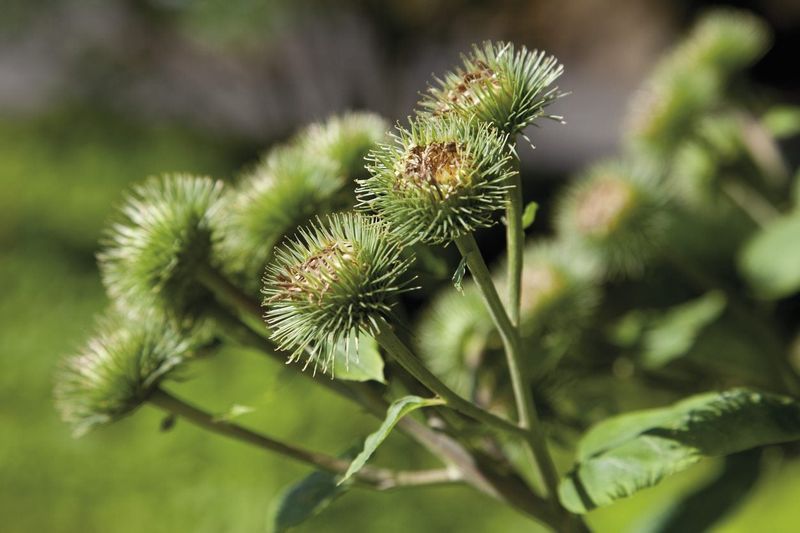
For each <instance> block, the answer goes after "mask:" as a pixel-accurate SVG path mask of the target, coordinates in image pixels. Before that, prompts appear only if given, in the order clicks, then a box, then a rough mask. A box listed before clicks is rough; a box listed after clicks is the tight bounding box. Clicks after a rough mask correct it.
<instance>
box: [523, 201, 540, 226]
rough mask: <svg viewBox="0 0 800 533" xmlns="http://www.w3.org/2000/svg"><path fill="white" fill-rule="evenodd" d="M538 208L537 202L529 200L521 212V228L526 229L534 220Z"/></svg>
mask: <svg viewBox="0 0 800 533" xmlns="http://www.w3.org/2000/svg"><path fill="white" fill-rule="evenodd" d="M538 210H539V204H537V203H536V202H530V203H529V204H528V205H526V206H525V211H523V212H522V229H528V228H529V227H531V224H533V221H534V220H536V212H537V211H538Z"/></svg>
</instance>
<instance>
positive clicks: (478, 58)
mask: <svg viewBox="0 0 800 533" xmlns="http://www.w3.org/2000/svg"><path fill="white" fill-rule="evenodd" d="M462 59H463V64H462V66H460V67H458V68H457V69H456V70H454V71H452V72H449V73H447V74H446V75H445V76H444V78H443V79H437V80H436V81H437V86H436V87H431V88H430V89H429V91H428V94H427V95H425V97H424V98H423V100H422V101H421V102H420V106H421V107H422V108H423V109H424V111H423V113H429V114H432V115H435V116H439V115H445V114H450V113H454V114H457V115H461V116H465V117H473V116H475V117H477V118H478V119H479V120H481V121H484V122H489V123H491V124H493V125H494V126H495V127H496V128H498V129H499V130H500V131H503V132H505V133H508V134H509V135H512V136H513V135H516V134H517V133H520V132H521V131H522V130H523V129H525V127H527V126H528V125H529V124H531V123H532V122H533V121H534V120H536V119H537V118H539V117H541V116H543V114H544V109H545V108H546V107H547V105H548V104H550V103H551V102H552V101H553V100H555V99H556V98H558V97H559V96H561V93H559V91H558V87H556V86H554V85H553V83H554V82H555V81H556V80H557V79H558V77H559V76H561V74H562V73H563V71H564V68H563V67H562V65H560V64H559V63H558V61H557V60H556V58H554V57H553V56H548V55H546V54H545V53H544V52H540V51H536V50H528V49H527V48H525V47H524V46H522V47H520V48H514V45H513V44H510V43H492V42H488V41H487V42H485V43H483V44H482V45H480V46H478V45H474V46H473V47H472V53H471V54H469V55H467V56H463V57H462ZM549 118H554V119H558V120H561V117H555V116H552V117H549Z"/></svg>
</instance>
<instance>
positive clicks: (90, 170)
mask: <svg viewBox="0 0 800 533" xmlns="http://www.w3.org/2000/svg"><path fill="white" fill-rule="evenodd" d="M0 139H3V141H2V142H0V250H1V251H0V288H2V297H1V298H0V428H2V429H0V435H2V436H1V437H0V517H2V525H0V530H2V531H3V532H8V533H17V532H42V531H47V532H86V533H91V532H120V533H125V532H134V531H136V532H138V531H143V530H144V531H150V532H154V533H159V532H165V533H166V532H178V533H179V532H184V531H185V532H218V531H237V532H238V531H245V532H249V531H265V530H266V524H267V517H268V512H269V505H270V502H271V501H272V500H273V499H274V498H275V496H276V495H277V494H278V493H279V492H280V490H281V489H282V488H283V487H284V486H285V485H286V484H288V483H291V482H293V481H295V480H297V479H299V478H300V477H302V476H304V475H305V474H306V473H307V472H308V470H307V469H306V468H304V467H301V466H298V465H295V464H293V463H289V462H287V461H285V460H283V459H282V458H280V457H276V456H273V455H268V454H265V453H263V452H261V451H260V450H256V449H252V448H249V447H247V446H245V445H241V444H238V443H234V442H230V441H227V440H224V439H222V438H220V437H216V436H211V435H208V434H205V433H203V432H202V431H200V430H198V429H195V428H194V427H191V426H189V425H188V424H185V423H182V422H180V421H178V423H177V425H176V426H175V427H174V428H173V429H172V430H171V431H168V432H162V431H160V430H159V426H160V422H161V420H162V415H161V414H160V413H159V412H157V411H156V410H155V409H153V408H150V407H145V408H143V409H141V410H140V411H139V412H137V413H136V414H135V415H134V416H132V417H130V418H128V419H126V420H124V421H122V422H121V423H119V424H117V425H114V426H111V427H108V428H103V429H101V430H99V431H96V432H94V433H91V434H89V435H88V436H86V437H84V438H82V439H79V440H75V439H73V438H72V437H71V436H70V433H69V428H67V426H66V425H64V424H62V423H61V422H60V421H59V420H58V418H57V415H56V413H55V410H54V409H53V406H52V401H51V381H52V375H53V371H54V368H55V367H56V364H57V361H58V359H59V357H60V356H61V355H63V354H65V353H69V352H70V351H71V350H73V349H75V348H76V347H77V346H79V345H80V343H81V342H82V341H83V339H84V337H85V335H87V333H88V332H89V330H90V329H91V325H92V320H93V315H95V314H96V313H98V312H99V311H100V310H102V308H103V307H104V306H105V305H106V301H105V297H104V295H103V291H102V287H101V286H100V281H99V276H98V273H97V270H96V267H95V264H94V253H95V251H96V248H97V244H96V243H97V240H98V237H99V235H100V232H101V230H102V226H103V223H104V221H105V220H106V219H107V217H108V216H109V214H110V213H111V211H112V209H113V205H114V204H115V203H116V202H118V201H119V200H120V199H121V197H122V194H123V192H124V190H125V187H126V185H127V184H129V183H130V182H132V181H135V180H139V179H141V178H142V177H144V176H147V175H150V174H154V173H161V172H164V171H189V172H197V173H203V174H211V175H214V176H218V177H224V176H230V175H233V174H234V173H235V171H236V168H237V167H238V166H239V165H240V163H241V153H240V151H241V150H240V149H239V147H237V146H236V145H234V144H232V143H229V142H222V141H219V140H216V139H209V138H204V137H201V136H198V135H196V134H194V133H192V132H190V131H185V130H181V129H177V128H174V127H170V126H163V125H148V126H144V125H141V124H132V123H130V122H127V121H123V120H121V119H117V118H114V117H112V116H103V115H101V116H98V115H96V114H95V113H87V112H85V111H80V110H79V111H74V110H73V111H63V112H58V113H54V114H52V115H50V116H48V117H45V118H42V119H39V120H36V121H29V122H19V121H12V120H6V121H4V122H0ZM187 378H189V379H187V380H186V381H185V382H182V383H178V384H175V385H174V386H172V389H173V390H175V391H176V392H177V393H179V394H181V395H182V396H185V397H186V398H189V399H193V400H194V401H196V402H197V403H199V404H201V405H202V406H204V407H206V408H207V409H209V410H212V411H214V412H224V411H226V410H227V409H229V408H230V406H232V405H233V404H235V403H236V404H243V405H248V406H252V407H254V408H255V411H254V412H253V413H251V414H248V415H245V416H243V417H242V418H241V419H240V420H241V422H242V423H245V424H248V425H252V426H253V427H256V428H259V429H261V430H263V431H267V432H269V433H271V434H274V435H278V436H281V437H283V438H286V439H289V440H293V441H296V442H299V443H302V444H303V445H305V446H308V447H311V448H317V449H320V450H326V451H328V452H331V453H336V452H337V451H339V450H343V449H345V448H348V447H349V446H350V445H352V444H353V443H354V442H357V441H358V438H359V437H360V436H364V435H366V434H367V433H369V432H370V431H371V430H372V429H374V427H375V425H376V423H377V422H376V421H375V420H374V419H371V418H369V417H368V416H367V415H365V414H363V413H354V412H353V411H352V410H351V409H350V407H349V406H348V405H345V404H343V403H342V401H340V400H338V399H337V398H333V397H330V396H329V395H328V394H327V393H325V392H322V391H318V390H317V389H315V388H313V387H308V386H307V383H306V382H305V381H303V380H298V379H297V378H296V377H295V378H293V377H292V376H290V375H289V374H288V373H286V372H285V370H284V368H283V367H282V366H281V365H278V364H275V363H272V362H268V361H265V360H263V359H261V358H260V357H259V356H258V355H257V354H255V353H252V352H247V351H244V350H235V349H228V350H225V351H223V352H222V353H220V354H218V355H217V356H215V357H213V358H210V359H207V360H204V361H201V362H198V363H196V364H195V365H194V366H192V367H191V369H190V370H189V372H188V374H187ZM387 457H391V458H393V460H394V462H395V463H396V464H399V465H404V466H411V465H418V466H420V465H424V464H427V463H429V462H430V459H429V458H427V457H426V456H425V454H424V453H422V452H420V451H418V450H417V449H416V448H415V447H414V446H412V445H411V443H410V442H409V441H408V440H407V439H405V438H404V437H402V436H398V435H395V436H393V437H392V438H391V439H390V440H389V442H388V444H387V445H386V446H385V447H384V448H383V449H382V450H381V452H380V453H379V454H378V457H377V459H378V460H379V461H386V458H387ZM713 468H714V465H713V464H711V465H704V466H702V467H700V468H696V469H693V470H691V471H689V472H687V473H686V474H684V475H682V476H677V477H676V478H675V479H674V480H670V481H669V482H668V483H666V484H664V486H662V487H659V488H657V489H653V490H648V491H644V492H643V493H642V494H641V495H639V496H637V497H635V498H632V499H630V500H628V501H625V502H622V503H620V504H618V505H616V506H613V507H611V508H607V509H604V510H601V511H597V512H595V513H593V514H592V515H591V518H590V521H591V523H592V525H593V526H595V527H596V528H597V530H598V531H625V530H628V529H630V527H631V525H632V524H637V523H641V522H640V521H641V520H642V519H643V518H646V517H647V516H648V515H649V514H652V513H653V512H655V510H657V509H659V508H661V507H662V506H663V505H664V504H665V502H666V501H669V500H670V499H672V498H674V497H675V496H676V495H678V494H680V493H681V492H683V491H685V490H686V489H687V487H689V486H691V484H692V483H694V482H695V481H696V480H697V479H698V478H701V477H704V476H705V475H707V474H708V473H709V472H710V471H711V470H713ZM798 468H800V466H798V465H792V466H791V467H790V468H785V469H783V470H781V471H773V472H772V473H771V474H770V475H769V481H768V482H767V481H765V480H762V482H761V483H760V487H761V488H760V489H759V490H758V492H757V494H756V495H755V496H754V497H753V498H751V499H750V500H749V502H748V504H747V505H746V506H745V507H744V508H743V509H742V510H741V511H740V512H738V513H737V514H736V516H735V517H733V519H732V520H730V521H729V522H728V524H727V525H726V526H725V527H723V528H722V529H721V531H726V532H731V533H732V532H746V531H754V530H764V531H766V530H769V531H791V526H789V525H790V524H793V523H794V520H793V518H794V517H795V515H796V513H795V511H794V509H793V504H792V502H793V501H794V499H796V498H797V497H798V496H800V483H798V482H797V481H794V480H795V479H799V478H798V476H797V474H798V471H797V470H798ZM299 530H300V531H305V532H323V533H324V532H338V531H382V532H387V533H391V532H398V533H399V532H406V531H420V532H423V531H431V532H434V531H436V532H438V531H465V532H497V531H503V532H512V533H513V532H515V531H531V530H536V528H531V523H530V522H528V521H527V520H525V519H524V518H521V517H519V516H518V515H516V514H514V513H512V512H511V511H509V510H507V509H504V508H503V507H501V506H500V505H498V504H496V503H494V502H491V501H488V500H485V499H483V498H481V497H479V496H477V495H475V494H473V493H472V492H471V491H469V490H467V489H458V488H453V489H428V490H421V491H416V492H403V493H389V494H371V493H364V492H356V493H353V494H350V495H347V496H345V497H344V498H343V499H342V500H341V501H339V502H338V503H337V504H336V505H335V506H334V507H333V508H332V509H330V510H329V511H327V512H326V513H325V514H323V515H322V516H320V517H317V518H315V519H313V520H311V521H310V522H308V523H307V524H306V525H304V526H303V527H302V528H300V529H299Z"/></svg>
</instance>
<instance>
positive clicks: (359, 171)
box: [297, 112, 389, 184]
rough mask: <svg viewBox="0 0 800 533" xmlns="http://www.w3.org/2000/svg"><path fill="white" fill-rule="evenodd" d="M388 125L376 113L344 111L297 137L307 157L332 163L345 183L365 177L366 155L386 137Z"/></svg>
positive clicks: (310, 127)
mask: <svg viewBox="0 0 800 533" xmlns="http://www.w3.org/2000/svg"><path fill="white" fill-rule="evenodd" d="M388 130H389V124H388V123H387V122H386V121H385V120H384V119H383V118H381V117H380V116H379V115H376V114H374V113H364V112H359V113H345V114H343V115H339V116H334V117H331V118H330V119H328V120H327V121H325V122H323V123H318V124H312V125H311V126H309V127H308V128H306V129H305V131H303V132H301V133H300V134H299V135H298V137H297V143H298V144H299V145H300V146H302V148H303V150H304V151H305V153H306V155H307V156H308V157H311V158H313V159H316V160H319V159H324V160H328V161H330V162H332V163H333V165H334V168H335V175H336V176H338V177H339V178H340V179H341V181H342V182H343V183H345V184H349V183H352V182H353V181H355V180H356V179H361V178H364V177H366V170H365V169H364V157H365V156H366V155H367V153H369V151H370V150H372V149H373V148H374V147H375V146H376V145H377V144H378V143H379V142H381V141H383V140H384V139H385V138H386V132H387V131H388Z"/></svg>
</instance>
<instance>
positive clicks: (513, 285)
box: [506, 158, 525, 328]
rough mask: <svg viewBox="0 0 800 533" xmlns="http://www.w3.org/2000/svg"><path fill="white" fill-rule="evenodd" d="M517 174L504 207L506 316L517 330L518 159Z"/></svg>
mask: <svg viewBox="0 0 800 533" xmlns="http://www.w3.org/2000/svg"><path fill="white" fill-rule="evenodd" d="M514 161H516V166H517V173H516V174H514V177H513V178H512V179H511V185H512V188H511V189H510V190H509V191H508V206H507V207H506V247H507V250H508V316H509V318H510V319H511V324H512V325H513V326H514V327H515V328H519V308H520V299H521V295H522V250H523V247H524V245H525V230H524V228H523V227H522V178H521V177H520V174H519V159H517V158H514Z"/></svg>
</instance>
